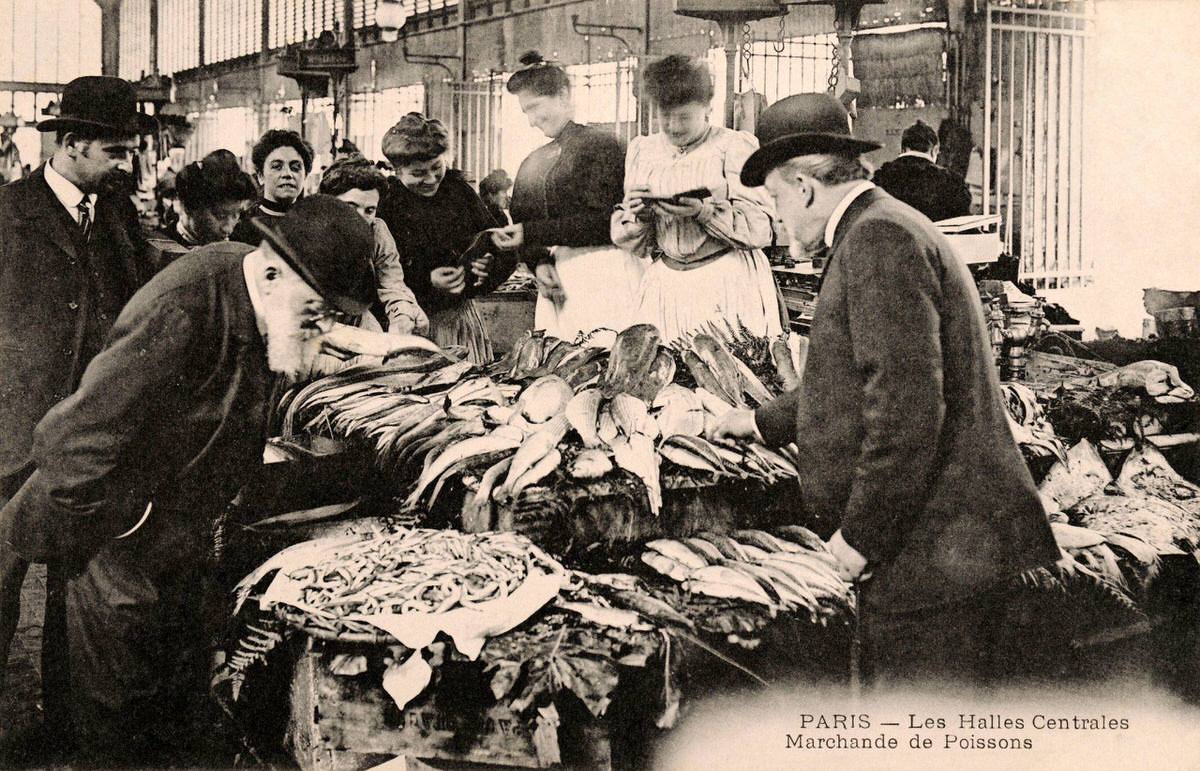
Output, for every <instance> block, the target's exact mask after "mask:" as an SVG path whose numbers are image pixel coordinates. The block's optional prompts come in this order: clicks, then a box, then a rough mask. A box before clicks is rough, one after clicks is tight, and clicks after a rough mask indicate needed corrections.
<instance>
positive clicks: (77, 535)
mask: <svg viewBox="0 0 1200 771" xmlns="http://www.w3.org/2000/svg"><path fill="white" fill-rule="evenodd" d="M259 227H260V228H261V229H262V232H263V235H264V240H263V242H262V244H261V245H260V246H259V247H258V248H257V249H255V248H254V247H252V246H249V245H247V244H240V243H233V242H218V243H214V244H209V245H208V246H205V247H202V248H200V249H197V250H195V251H193V252H192V253H190V254H188V255H185V256H183V257H181V258H180V259H178V260H176V261H175V262H173V263H171V264H170V265H169V266H168V267H167V268H166V269H164V270H163V271H162V272H160V273H159V274H158V275H156V276H155V277H154V278H153V279H151V280H150V282H149V283H147V284H146V285H145V286H144V287H143V288H142V289H141V290H139V291H138V293H137V294H136V295H134V297H133V299H131V300H130V301H129V304H128V305H126V306H125V309H124V310H123V311H122V312H121V314H120V316H119V318H118V319H117V321H116V324H115V325H114V327H113V329H112V332H111V334H110V336H109V338H108V342H107V345H106V346H105V347H104V349H103V350H102V351H100V353H99V354H97V356H96V357H95V358H94V359H93V360H92V362H91V364H89V366H88V368H87V371H86V372H85V373H84V376H83V380H82V382H81V383H80V385H79V388H78V390H77V391H76V392H75V393H74V394H72V395H71V396H70V397H68V398H67V399H66V400H65V401H63V402H60V403H59V404H58V405H56V406H55V407H54V408H53V409H51V410H50V412H49V413H48V414H47V415H46V417H45V418H44V419H43V420H42V421H41V422H40V423H39V424H38V427H37V429H36V431H35V434H34V442H33V458H34V461H35V463H36V467H37V469H36V471H35V472H34V473H33V475H32V477H30V479H29V481H28V482H26V483H25V485H24V486H23V487H22V488H21V490H20V491H19V492H17V494H16V495H15V496H14V497H13V499H12V500H11V501H10V502H9V504H8V506H6V507H5V508H4V510H3V511H2V512H0V533H3V534H4V535H5V536H6V537H7V539H8V540H9V542H10V543H11V544H12V545H13V546H14V547H15V548H16V549H17V551H18V552H19V553H20V554H21V555H22V556H23V557H25V558H26V559H29V560H49V559H53V560H59V561H61V562H63V563H65V564H68V565H70V566H71V568H72V570H71V571H70V572H69V574H68V575H69V577H68V579H67V586H66V608H67V627H68V631H69V657H68V659H69V662H68V663H69V672H70V681H71V708H72V711H73V713H72V718H73V719H72V724H73V727H74V728H75V730H76V733H77V736H76V739H77V741H78V743H79V758H78V760H79V761H80V762H83V763H98V764H100V765H108V766H118V767H124V766H126V765H151V766H166V765H172V764H176V763H187V762H189V761H190V762H192V763H195V758H194V757H189V752H192V751H194V750H195V746H196V745H191V744H190V743H189V740H190V739H192V738H195V737H193V736H189V733H188V730H187V729H188V726H189V716H190V715H194V714H195V711H196V710H197V709H199V708H202V706H203V704H204V703H205V699H206V697H207V694H208V689H207V683H208V681H207V674H208V673H207V669H206V663H207V660H208V659H207V656H206V655H205V653H206V651H204V650H203V643H204V640H205V635H204V634H203V628H202V623H201V621H200V620H199V618H198V616H199V606H200V605H201V596H202V594H203V591H202V590H203V588H204V586H205V583H206V578H207V571H206V570H205V559H204V555H205V554H206V550H205V544H206V536H208V535H209V534H210V532H211V526H212V522H213V519H214V517H215V516H217V515H218V514H219V513H220V512H221V511H223V510H224V508H225V506H226V504H227V503H228V502H229V501H230V500H231V499H232V498H233V497H234V496H235V495H236V493H237V492H238V490H239V488H240V487H241V486H242V484H243V483H244V482H245V481H246V480H247V478H248V477H249V475H250V474H252V473H253V471H254V469H255V468H256V467H257V466H259V465H260V464H261V462H262V452H263V446H264V443H265V440H266V431H267V418H268V411H269V409H270V406H271V404H270V397H271V392H272V387H273V381H274V379H275V377H277V376H278V377H284V378H295V377H298V376H299V375H300V374H302V373H304V372H306V371H307V370H308V368H309V366H310V365H311V362H312V358H313V356H314V355H315V353H316V351H317V348H318V347H319V346H320V344H321V338H322V337H323V335H324V334H326V333H327V332H328V331H329V330H330V329H331V328H332V327H333V325H334V323H335V321H336V319H338V318H339V317H341V316H343V315H350V314H360V313H362V312H363V311H364V310H366V308H367V306H368V305H369V303H370V301H371V299H372V298H373V297H374V284H373V274H372V272H371V262H370V261H371V256H372V254H373V252H374V248H375V242H374V238H373V234H372V231H371V228H370V227H369V226H368V225H367V223H366V222H364V221H363V219H362V218H361V217H359V216H358V214H357V213H356V212H355V210H354V209H353V208H352V207H350V206H349V205H348V204H345V203H342V202H341V201H338V200H337V199H335V198H332V197H330V196H320V195H318V196H313V197H311V198H306V199H304V200H302V201H300V202H299V203H297V204H296V205H295V206H294V207H293V208H292V210H291V211H290V212H289V213H288V214H287V215H286V216H284V217H281V218H277V219H273V220H271V221H270V222H262V223H260V225H259Z"/></svg>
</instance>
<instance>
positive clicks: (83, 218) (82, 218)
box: [78, 198, 92, 244]
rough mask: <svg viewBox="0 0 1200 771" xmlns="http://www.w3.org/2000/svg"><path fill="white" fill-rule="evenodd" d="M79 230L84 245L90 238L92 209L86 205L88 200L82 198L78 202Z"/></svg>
mask: <svg viewBox="0 0 1200 771" xmlns="http://www.w3.org/2000/svg"><path fill="white" fill-rule="evenodd" d="M78 209H79V230H80V232H81V233H83V242H84V243H85V244H86V243H87V242H88V241H90V240H91V238H92V208H91V206H90V205H89V204H88V199H86V198H84V199H83V200H82V201H80V202H79V206H78Z"/></svg>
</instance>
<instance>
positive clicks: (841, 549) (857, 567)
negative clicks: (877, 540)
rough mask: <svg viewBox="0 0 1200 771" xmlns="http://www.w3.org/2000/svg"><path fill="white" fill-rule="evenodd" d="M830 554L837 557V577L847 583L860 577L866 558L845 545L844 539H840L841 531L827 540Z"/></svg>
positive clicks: (865, 564)
mask: <svg viewBox="0 0 1200 771" xmlns="http://www.w3.org/2000/svg"><path fill="white" fill-rule="evenodd" d="M827 545H828V547H829V551H830V553H832V554H833V556H835V557H837V561H838V564H837V571H838V575H839V576H841V577H842V578H844V579H845V580H847V581H854V580H855V579H857V578H858V577H859V576H861V575H862V572H863V570H864V569H865V568H866V567H867V558H866V557H864V556H863V555H862V554H860V553H859V551H858V550H857V549H855V548H854V547H853V546H851V545H850V544H848V543H846V539H845V538H843V537H842V531H841V530H838V531H837V532H836V533H834V534H833V535H832V536H830V538H829V543H828V544H827Z"/></svg>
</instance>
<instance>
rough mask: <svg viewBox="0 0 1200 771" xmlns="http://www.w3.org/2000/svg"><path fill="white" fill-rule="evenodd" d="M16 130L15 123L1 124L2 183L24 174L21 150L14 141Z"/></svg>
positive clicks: (0, 181)
mask: <svg viewBox="0 0 1200 771" xmlns="http://www.w3.org/2000/svg"><path fill="white" fill-rule="evenodd" d="M16 130H17V127H16V126H15V125H11V126H10V125H7V124H3V125H0V185H2V184H4V183H5V182H12V181H13V180H14V179H20V178H21V177H22V176H23V167H22V165H21V151H20V150H18V149H17V145H16V143H15V142H13V132H14V131H16Z"/></svg>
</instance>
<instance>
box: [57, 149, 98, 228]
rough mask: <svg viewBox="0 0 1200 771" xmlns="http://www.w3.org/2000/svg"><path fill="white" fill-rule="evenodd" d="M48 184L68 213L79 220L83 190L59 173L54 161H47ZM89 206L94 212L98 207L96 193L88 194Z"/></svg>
mask: <svg viewBox="0 0 1200 771" xmlns="http://www.w3.org/2000/svg"><path fill="white" fill-rule="evenodd" d="M45 173H46V184H47V185H49V186H50V190H51V191H52V192H53V193H54V197H55V198H57V199H58V200H59V203H61V204H62V205H63V206H64V207H66V209H67V213H68V214H70V215H71V218H72V219H74V220H75V221H76V222H78V221H79V202H80V201H82V200H83V199H84V197H85V196H84V194H83V191H82V190H80V189H79V188H78V187H76V186H75V183H74V182H72V181H71V180H69V179H67V178H66V177H64V176H63V175H62V174H59V173H58V170H57V169H55V168H54V162H53V161H52V160H51V161H46V172H45ZM86 197H87V201H88V206H89V207H90V208H91V209H92V211H93V213H94V212H95V209H96V194H95V193H92V194H91V195H88V196H86Z"/></svg>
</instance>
